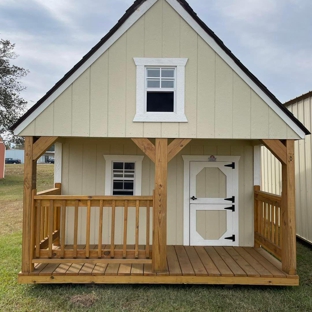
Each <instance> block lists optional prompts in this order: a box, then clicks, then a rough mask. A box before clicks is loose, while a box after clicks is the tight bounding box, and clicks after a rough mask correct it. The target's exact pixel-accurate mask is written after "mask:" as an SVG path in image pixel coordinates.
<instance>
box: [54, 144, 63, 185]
mask: <svg viewBox="0 0 312 312" xmlns="http://www.w3.org/2000/svg"><path fill="white" fill-rule="evenodd" d="M62 163H63V144H62V143H60V142H56V143H55V154H54V184H55V183H62V168H63V164H62Z"/></svg>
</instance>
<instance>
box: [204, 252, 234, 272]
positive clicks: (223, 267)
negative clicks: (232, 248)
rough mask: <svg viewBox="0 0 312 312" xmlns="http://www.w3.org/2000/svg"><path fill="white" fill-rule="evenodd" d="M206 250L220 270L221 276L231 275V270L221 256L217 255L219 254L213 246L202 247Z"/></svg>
mask: <svg viewBox="0 0 312 312" xmlns="http://www.w3.org/2000/svg"><path fill="white" fill-rule="evenodd" d="M204 248H205V250H206V251H207V253H208V255H209V256H210V258H211V259H212V261H213V262H214V264H215V265H216V267H217V268H218V270H219V271H220V273H221V275H222V276H233V275H234V274H233V272H232V271H231V270H230V269H229V267H228V266H227V265H226V263H225V262H224V261H223V260H222V258H221V257H220V256H219V254H218V253H217V252H216V250H215V249H214V248H213V247H204Z"/></svg>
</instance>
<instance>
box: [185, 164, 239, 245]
mask: <svg viewBox="0 0 312 312" xmlns="http://www.w3.org/2000/svg"><path fill="white" fill-rule="evenodd" d="M189 177H190V184H189V187H190V193H189V194H190V199H189V205H190V245H193V246H196V245H197V246H238V168H237V164H236V163H235V162H231V161H212V162H210V161H208V162H207V161H206V162H203V161H191V162H190V175H189Z"/></svg>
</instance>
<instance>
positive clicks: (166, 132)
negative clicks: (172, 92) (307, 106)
mask: <svg viewBox="0 0 312 312" xmlns="http://www.w3.org/2000/svg"><path fill="white" fill-rule="evenodd" d="M134 57H150V58H177V57H180V58H188V59H189V60H188V63H187V66H186V77H185V82H186V88H185V112H186V117H187V119H188V122H187V123H141V122H139V123H134V122H133V118H134V115H135V112H136V66H135V64H134V61H133V58H134ZM20 135H22V136H28V135H36V136H38V135H43V136H44V135H46V136H51V135H53V136H80V137H170V138H179V137H180V138H237V139H251V138H252V139H257V138H269V139H274V138H279V139H286V138H289V139H291V138H298V136H297V135H296V134H295V133H294V131H293V130H292V129H290V128H289V127H288V126H287V125H286V124H285V122H284V121H283V120H282V119H281V118H280V117H279V116H278V115H277V114H276V113H275V112H274V111H273V110H272V109H271V108H270V107H269V106H268V105H267V104H266V103H265V102H264V101H263V100H262V99H261V98H260V97H259V96H258V95H257V94H256V93H255V92H254V91H253V90H252V89H251V88H250V87H249V86H248V85H247V84H246V83H245V82H244V81H243V80H242V79H241V78H240V77H239V76H238V75H237V74H236V73H235V72H234V71H233V70H232V69H231V68H230V67H229V66H228V65H227V64H226V63H225V62H224V61H223V60H222V59H221V58H220V57H219V56H218V55H217V54H216V53H215V52H214V50H212V48H211V47H210V46H209V45H208V44H207V43H206V42H205V41H204V40H203V39H202V38H201V37H200V36H199V35H198V34H197V33H196V32H195V31H194V30H193V29H192V28H191V27H190V26H189V25H188V24H187V23H186V22H185V21H184V20H183V19H182V17H180V15H178V14H177V13H176V12H175V10H174V9H172V8H171V6H170V5H169V4H168V3H167V2H166V1H164V0H159V1H158V2H157V3H156V4H155V5H154V6H153V7H152V8H151V9H150V10H149V11H148V12H147V13H146V14H145V15H144V16H143V17H142V18H140V19H139V20H138V21H137V22H136V23H135V24H134V25H133V26H132V27H131V28H130V29H129V30H128V31H127V32H126V33H125V34H124V35H123V36H121V37H120V39H119V40H118V41H117V42H115V43H114V44H113V45H112V46H111V47H110V48H109V49H108V50H107V51H106V52H105V53H104V54H103V55H102V56H101V57H100V58H99V59H98V60H97V61H96V62H95V63H94V64H93V65H92V66H91V67H89V68H88V69H87V70H86V71H85V72H84V73H83V74H82V75H81V76H80V77H79V78H78V79H77V80H76V81H75V82H74V83H73V84H72V85H71V86H69V87H68V89H67V90H65V91H64V92H63V94H61V95H60V96H59V97H58V98H57V99H56V100H55V101H54V102H53V103H52V104H51V105H50V106H49V107H48V108H47V109H46V110H45V111H43V112H42V113H41V114H40V115H39V116H38V117H37V118H36V119H35V120H34V121H33V122H32V123H31V124H30V125H29V126H28V127H26V128H25V129H24V130H23V131H22V132H21V133H20Z"/></svg>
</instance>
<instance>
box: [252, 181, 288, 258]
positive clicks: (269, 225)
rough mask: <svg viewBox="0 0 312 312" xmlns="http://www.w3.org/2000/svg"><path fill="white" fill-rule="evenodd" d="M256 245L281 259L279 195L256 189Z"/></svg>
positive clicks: (258, 187)
mask: <svg viewBox="0 0 312 312" xmlns="http://www.w3.org/2000/svg"><path fill="white" fill-rule="evenodd" d="M254 202H255V205H254V206H255V207H254V209H255V212H254V214H255V244H256V245H260V246H262V247H263V248H265V249H267V250H268V251H269V252H271V253H272V254H274V255H275V256H276V257H277V258H279V259H281V255H282V253H281V251H282V250H281V246H282V232H281V203H282V197H281V196H279V195H275V194H271V193H267V192H262V191H260V186H255V187H254Z"/></svg>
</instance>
